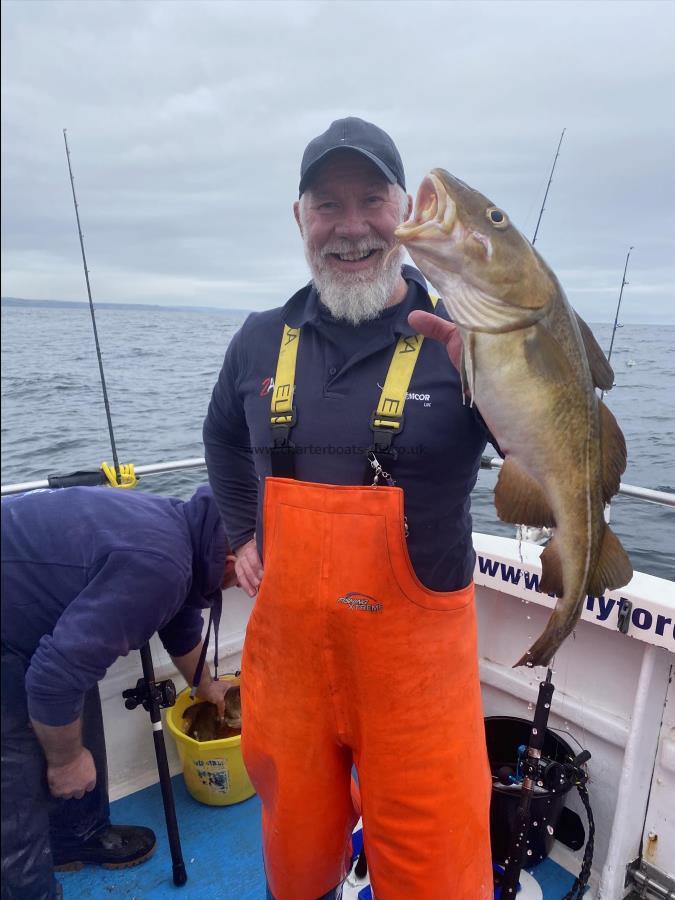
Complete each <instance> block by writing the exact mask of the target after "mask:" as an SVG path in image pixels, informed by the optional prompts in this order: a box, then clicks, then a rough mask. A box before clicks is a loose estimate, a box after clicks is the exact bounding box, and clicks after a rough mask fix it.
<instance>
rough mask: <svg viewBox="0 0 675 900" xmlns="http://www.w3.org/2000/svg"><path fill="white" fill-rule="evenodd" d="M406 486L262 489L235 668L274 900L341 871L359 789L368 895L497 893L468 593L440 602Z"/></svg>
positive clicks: (327, 885)
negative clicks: (423, 562) (419, 559)
mask: <svg viewBox="0 0 675 900" xmlns="http://www.w3.org/2000/svg"><path fill="white" fill-rule="evenodd" d="M403 523H404V519H403V492H402V490H401V489H400V488H396V487H379V486H378V487H375V488H373V487H343V486H338V485H321V484H309V483H305V482H299V481H294V480H290V479H282V478H268V479H267V481H266V487H265V504H264V517H263V528H264V531H263V536H264V557H265V559H264V565H265V569H264V577H263V580H262V584H261V586H260V591H259V593H258V597H257V600H256V603H255V607H254V609H253V612H252V614H251V618H250V621H249V624H248V628H247V632H246V641H245V645H244V656H243V661H242V711H243V724H242V751H243V754H244V761H245V764H246V768H247V770H248V773H249V775H250V777H251V780H252V782H253V784H254V786H255V788H256V790H257V792H258V794H259V795H260V798H261V801H262V808H263V847H264V858H265V869H266V873H267V879H268V883H269V888H270V890H271V892H272V894H273V896H274V898H275V900H316V898H317V897H320V896H321V895H323V894H325V893H326V892H328V891H329V890H331V889H332V888H334V887H335V886H336V885H338V884H339V883H340V882H341V881H342V880H343V879H344V877H345V876H346V874H347V872H348V870H349V865H350V855H351V843H350V839H351V832H352V829H353V827H354V825H355V823H356V815H357V814H356V812H355V810H354V805H353V803H352V799H351V794H350V781H351V770H352V765H355V766H356V769H357V773H358V778H359V787H360V792H361V804H362V816H363V835H364V845H365V850H366V854H367V857H368V868H369V873H370V879H371V885H372V889H373V893H374V896H375V900H404V898H405V900H413V898H414V900H487V898H491V897H492V895H493V889H492V864H491V859H490V835H489V806H490V792H491V778H490V772H489V766H488V760H487V753H486V749H485V733H484V726H483V712H482V706H481V697H480V682H479V676H478V654H477V647H476V622H475V613H474V603H473V594H474V591H473V584H471V585H469V586H468V587H466V588H463V589H462V590H459V591H452V592H445V593H441V592H436V591H431V590H428V589H427V588H425V587H424V586H423V585H422V584H421V583H420V581H419V580H418V579H417V577H416V575H415V573H414V571H413V569H412V565H411V563H410V558H409V556H408V550H407V546H406V540H405V535H404V524H403Z"/></svg>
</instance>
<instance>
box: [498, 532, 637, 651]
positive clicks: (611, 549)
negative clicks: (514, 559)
mask: <svg viewBox="0 0 675 900" xmlns="http://www.w3.org/2000/svg"><path fill="white" fill-rule="evenodd" d="M541 567H542V576H541V580H540V582H539V590H540V591H542V592H543V593H547V594H556V595H557V596H558V597H562V596H563V584H562V564H561V559H560V555H559V553H558V550H557V547H556V543H555V538H554V539H553V540H552V541H551V542H550V543H549V544H547V545H546V547H545V548H544V552H543V553H542V554H541ZM632 575H633V567H632V566H631V564H630V560H629V559H628V556H627V554H626V551H625V550H624V549H623V547H622V546H621V542H620V541H619V539H618V538H617V536H616V535H615V534H614V532H613V531H612V529H611V528H610V527H609V526H607V525H606V526H605V527H604V531H603V534H602V541H601V544H600V552H599V554H598V562H597V565H596V567H595V569H594V571H593V574H592V575H591V577H590V578H589V579H588V585H587V586H586V588H585V589H584V590H583V592H582V594H581V597H580V598H579V600H578V601H577V602H576V603H574V604H573V605H571V604H570V605H566V604H565V602H564V601H563V602H560V601H559V602H558V605H557V606H556V608H555V609H554V611H553V613H552V615H551V618H550V619H549V620H548V622H547V624H546V628H545V629H544V631H543V632H542V634H541V636H540V637H538V638H537V640H536V641H535V642H534V644H533V645H532V646H531V647H530V649H529V650H528V651H527V652H526V653H524V654H523V656H521V658H520V659H519V660H518V662H517V663H516V664H515V665H516V666H546V665H548V664H549V663H550V661H551V658H552V657H553V656H554V655H555V653H556V651H557V649H558V647H559V646H560V645H561V644H562V642H563V641H564V640H565V638H566V637H568V635H569V634H570V633H571V632H572V630H573V629H574V627H575V625H576V624H577V621H578V619H579V616H580V614H581V609H582V606H583V602H584V600H585V598H586V594H587V593H588V594H594V595H595V596H598V595H599V594H602V593H603V591H605V590H607V589H608V588H610V589H611V588H619V587H623V586H624V585H625V584H627V583H628V582H629V581H630V579H631V577H632ZM514 668H515V666H514Z"/></svg>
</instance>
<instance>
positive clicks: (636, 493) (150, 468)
mask: <svg viewBox="0 0 675 900" xmlns="http://www.w3.org/2000/svg"><path fill="white" fill-rule="evenodd" d="M503 462H504V460H502V459H500V458H499V457H498V456H494V457H492V456H483V457H482V458H481V464H480V465H481V469H498V468H500V466H501V465H502V464H503ZM205 467H206V461H205V459H204V457H203V456H202V457H195V458H193V459H176V460H173V461H171V462H163V463H151V464H150V465H147V466H135V472H136V475H137V476H139V477H145V476H148V475H163V474H166V473H167V472H184V471H187V470H189V469H203V468H205ZM51 486H52V485H51V484H50V482H49V480H48V479H46V478H45V479H42V480H40V481H24V482H19V483H17V484H3V485H2V496H3V497H4V496H6V495H9V494H24V493H26V492H27V491H37V490H42V489H45V488H49V487H51ZM619 493H620V494H623V495H624V496H627V497H636V498H638V499H639V500H646V501H648V502H649V503H659V504H661V505H663V506H672V507H675V493H671V492H669V491H656V490H652V489H651V488H643V487H638V486H636V485H633V484H623V483H621V485H620V486H619Z"/></svg>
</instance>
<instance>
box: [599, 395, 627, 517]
mask: <svg viewBox="0 0 675 900" xmlns="http://www.w3.org/2000/svg"><path fill="white" fill-rule="evenodd" d="M598 410H599V413H600V446H601V448H602V500H603V503H608V502H609V500H611V498H612V497H613V496H614V494H616V493H617V492H618V490H619V485H620V483H621V476H622V475H623V473H624V472H625V471H626V462H627V454H626V440H625V438H624V436H623V432H622V431H621V429H620V428H619V426H618V424H617V421H616V419H615V418H614V416H613V415H612V413H611V412H610V411H609V409H608V408H607V407H606V406H605V404H604V403H603V402H602V400H598Z"/></svg>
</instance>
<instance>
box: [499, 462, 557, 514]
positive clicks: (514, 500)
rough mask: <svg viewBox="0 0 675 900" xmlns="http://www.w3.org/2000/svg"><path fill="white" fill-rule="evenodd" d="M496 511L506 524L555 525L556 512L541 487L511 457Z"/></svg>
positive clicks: (502, 477)
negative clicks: (554, 513) (554, 515)
mask: <svg viewBox="0 0 675 900" xmlns="http://www.w3.org/2000/svg"><path fill="white" fill-rule="evenodd" d="M495 508H496V510H497V515H498V516H499V518H500V519H501V520H502V522H512V523H513V524H515V525H548V526H551V525H555V520H554V518H553V511H552V510H551V506H550V504H549V502H548V500H547V499H546V496H545V494H544V491H543V490H542V488H541V486H540V485H539V483H538V482H536V481H535V480H534V478H532V476H531V475H528V474H527V472H526V471H525V470H524V469H522V468H521V467H520V466H519V465H518V463H516V462H515V461H514V460H513V459H512V458H510V457H509V458H507V459H506V460H505V461H504V465H503V466H502V467H501V470H500V472H499V478H498V479H497V487H496V488H495Z"/></svg>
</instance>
